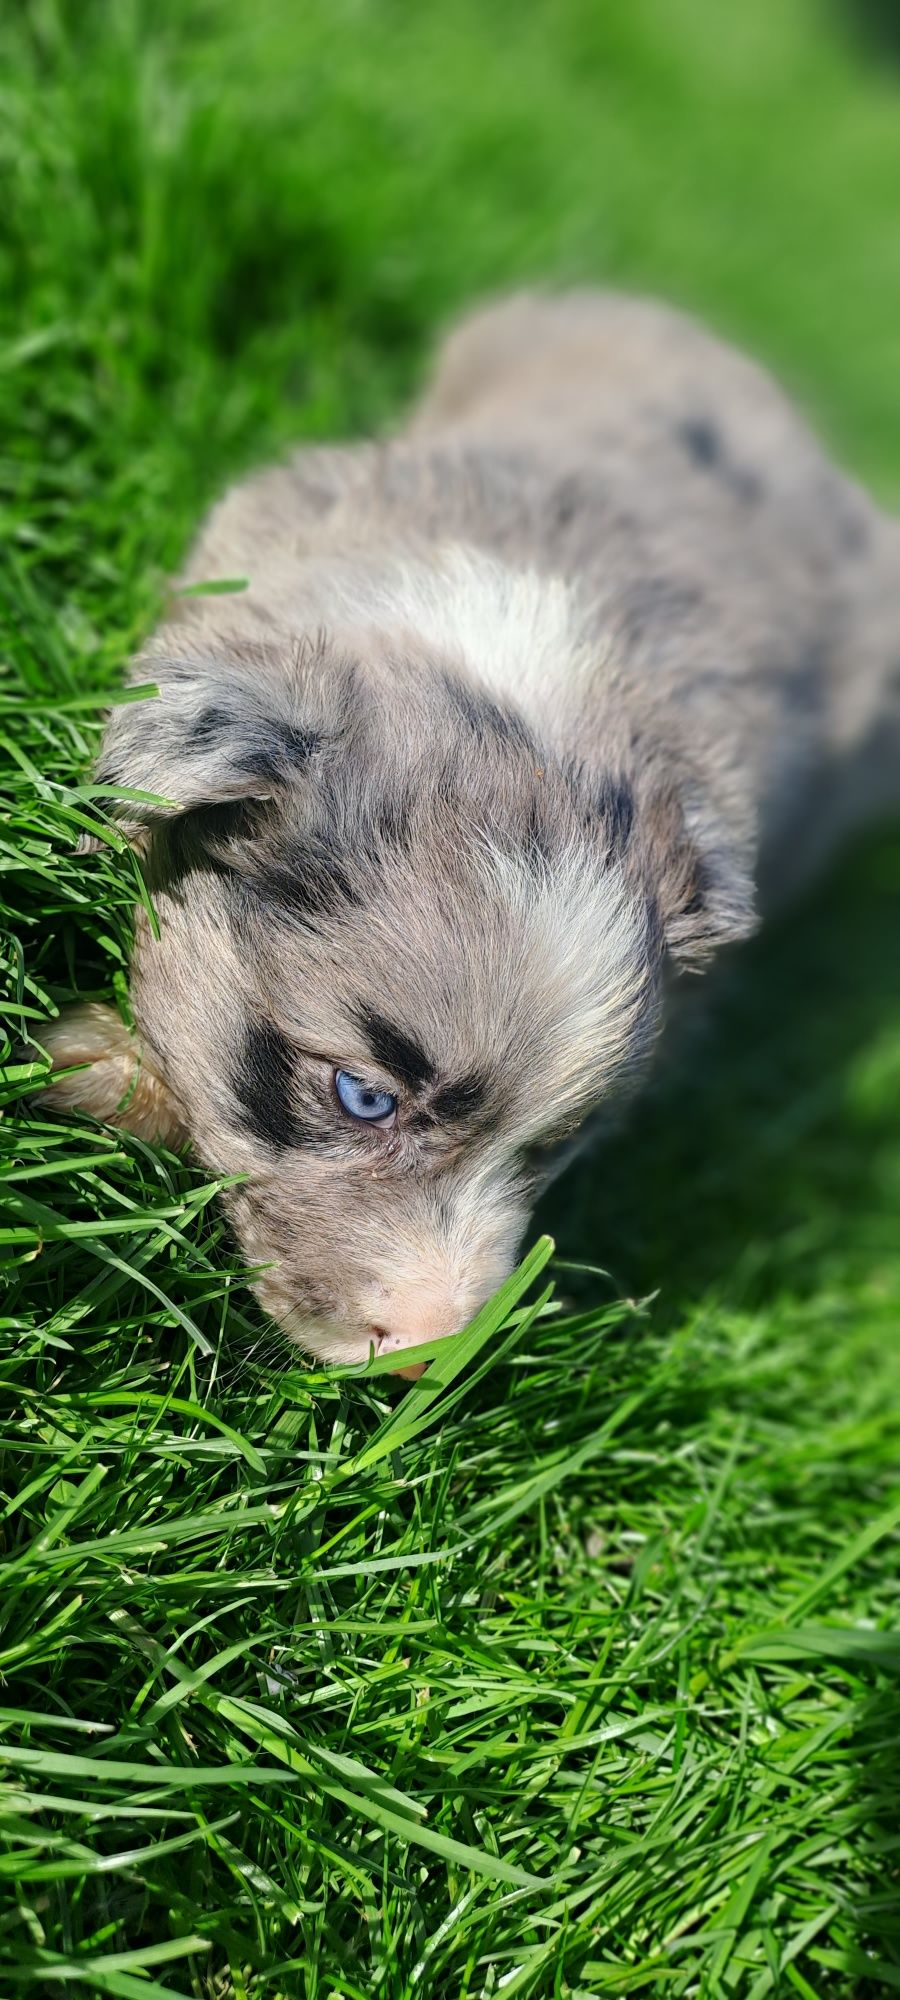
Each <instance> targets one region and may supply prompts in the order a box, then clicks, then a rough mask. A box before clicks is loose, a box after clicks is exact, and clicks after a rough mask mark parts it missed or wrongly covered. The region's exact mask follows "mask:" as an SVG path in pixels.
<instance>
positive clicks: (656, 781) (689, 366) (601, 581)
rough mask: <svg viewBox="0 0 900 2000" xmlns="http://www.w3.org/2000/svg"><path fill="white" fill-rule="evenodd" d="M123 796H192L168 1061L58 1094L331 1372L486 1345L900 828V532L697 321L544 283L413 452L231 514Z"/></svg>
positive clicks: (118, 1043)
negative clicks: (214, 1203)
mask: <svg viewBox="0 0 900 2000" xmlns="http://www.w3.org/2000/svg"><path fill="white" fill-rule="evenodd" d="M233 577H246V578H248V579H249V584H248V587H247V589H246V590H245V591H244V592H243V593H241V594H234V595H218V596H214V595H211V596H206V597H204V596H202V595H201V596H196V597H189V598H184V597H182V598H181V599H180V600H177V608H176V609H175V610H174V611H173V613H172V615H171V616H170V617H169V619H168V620H167V621H166V623H165V624H164V625H163V627H162V629H161V630H160V631H159V632H158V633H157V634H156V636H155V637H154V638H153V639H152V640H151V642H150V644H149V646H148V647H147V649H146V651H145V652H144V653H143V654H142V656H141V657H140V659H138V661H137V662H136V663H135V666H134V669H133V676H132V677H133V679H134V680H136V681H140V682H144V681H152V682H155V683H157V684H158V687H159V693H158V696H157V698H156V699H154V700H151V701H148V702H141V703H136V704H132V705H128V706H125V707H120V708H118V709H116V710H115V711H114V713H113V715H112V718H111V720H110V722H109V725H108V728H107V731H106V737H105V742H104V747H103V752H102V756H101V759H100V765H99V770H98V778H99V779H100V780H101V781H102V782H103V783H104V784H105V785H111V786H121V787H123V788H128V789H129V790H131V791H137V792H139V793H150V794H153V795H155V798H156V800H157V803H152V802H151V803H148V804H146V805H144V804H135V803H133V802H128V803H123V804H122V806H121V808H120V814H119V816H120V820H121V822H122V823H123V824H124V825H125V827H126V828H127V829H128V831H129V833H130V835H131V836H132V837H133V839H134V841H135V842H136V843H137V844H138V845H139V847H140V849H141V852H142V853H143V855H144V857H145V866H146V870H147V874H148V879H149V883H150V888H151V891H152V896H153V900H154V903H155V907H156V910H157V912H158V916H159V924H160V935H159V937H158V938H156V937H154V936H153V934H152V932H151V929H150V926H149V924H148V922H147V920H146V917H145V915H144V913H143V911H140V912H139V913H138V918H137V934H136V939H135V947H134V956H133V961H132V975H131V994H132V1003H133V1010H134V1017H135V1021H136V1023H137V1028H138V1035H137V1038H136V1039H134V1040H132V1038H131V1036H130V1035H129V1034H128V1032H127V1031H126V1030H125V1028H124V1027H123V1026H122V1024H121V1023H120V1021H119V1020H118V1018H117V1016H116V1015H115V1014H114V1013H113V1012H112V1011H111V1010H107V1009H106V1008H102V1007H86V1008H81V1009H76V1010H74V1011H73V1012H71V1013H70V1014H68V1015H67V1016H65V1017H64V1018H63V1019H62V1020H61V1021H60V1022H59V1023H58V1024H57V1025H56V1026H55V1027H54V1028H53V1029H52V1030H51V1031H50V1034H49V1036H48V1041H49V1046H50V1050H51V1054H52V1058H53V1063H54V1066H55V1068H56V1069H61V1068H68V1067H69V1066H70V1065H73V1064H77V1063H80V1064H87V1065H89V1067H86V1068H82V1069H81V1070H80V1071H79V1072H78V1073H77V1074H71V1075H68V1076H66V1077H65V1078H64V1079H61V1080H59V1081H58V1082H56V1084H55V1085H54V1086H52V1088H51V1092H50V1095H51V1098H52V1100H53V1101H54V1102H55V1103H56V1104H57V1105H58V1106H61V1107H63V1106H64V1107H70V1106H72V1105H81V1106H84V1107H85V1108H86V1109H87V1110H88V1111H91V1112H93V1113H94V1114H95V1115H96V1116H99V1117H101V1118H108V1119H111V1120H112V1121H113V1122H117V1123H119V1124H122V1125H125V1126H127V1127H130V1128H131V1129H132V1130H134V1131H137V1132H141V1133H143V1134H144V1135H146V1136H150V1137H157V1138H159V1139H162V1140H166V1141H168V1142H169V1143H172V1144H178V1145H180V1144H182V1143H183V1142H185V1143H189V1144H190V1145H191V1146H192V1147H193V1149H194V1151H195V1152H196V1153H197V1154H198V1155H199V1157H200V1158H201V1159H202V1160H203V1161H204V1163H205V1164H206V1165H207V1166H208V1167H209V1168H211V1169H212V1170H213V1171H215V1172H217V1173H227V1174H239V1175H242V1176H244V1177H245V1178H244V1180H243V1181H242V1183H241V1185H240V1186H239V1187H238V1188H237V1189H236V1190H235V1191H234V1192H233V1193H232V1194H231V1195H230V1196H229V1197H228V1205H229V1209H230V1214H231V1219H232V1222H233V1226H234V1230H235V1233H236V1235H237V1238H238V1241H239V1243H240V1245H241V1247H242V1249H243V1252H244V1254H245V1256H246V1257H247V1259H248V1260H249V1261H250V1263H251V1264H252V1265H254V1266H257V1265H261V1266H264V1267H266V1268H265V1269H264V1271H263V1274H262V1275H261V1276H260V1278H259V1281H258V1283H257V1287H256V1289H257V1291H258V1294H259V1297H260V1299H261V1300H262V1303H263V1305H264V1306H265V1308H266V1309H267V1311H268V1312H269V1313H271V1314H272V1315H273V1316H274V1318H275V1319H276V1320H278V1321H279V1322H280V1323H281V1325H282V1326H283V1328H284V1329H285V1331H286V1332H287V1333H288V1335H289V1336H290V1337H291V1338H292V1339H294V1340H295V1341H297V1342H298V1343H299V1344H300V1345H301V1346H302V1347H304V1348H305V1349H306V1350H308V1351H309V1352H310V1353H312V1354H314V1355H316V1356H318V1357H319V1358H321V1359H324V1360H330V1361H342V1362H352V1361H363V1360H365V1359H366V1357H367V1356H368V1354H369V1352H370V1350H371V1348H372V1347H373V1346H374V1348H375V1350H376V1352H378V1353H379V1354H381V1353H390V1354H394V1353H396V1355H397V1359H398V1367H399V1368H400V1369H401V1372H402V1360H403V1351H404V1349H407V1348H408V1347H409V1346H410V1345H412V1344H414V1343H416V1342H418V1341H421V1340H426V1339H433V1338H435V1337H437V1336H440V1335H443V1334H448V1333H450V1332H452V1331H453V1330H454V1329H455V1328H457V1327H459V1326H461V1325H462V1324H463V1323H464V1322H465V1321H466V1320H467V1319H468V1318H469V1317H470V1315H471V1314H472V1313H473V1312H474V1311H475V1310H476V1308H477V1307H478V1306H479V1305H480V1303H481V1302H482V1301H483V1300H484V1299H485V1298H486V1297H487V1296H489V1294H490V1293H491V1291H492V1290H493V1289H494V1287H495V1286H496V1285H497V1283H498V1282H499V1280H500V1279H502V1278H503V1276H504V1275H505V1274H506V1273H507V1272H508V1270H509V1269H510V1266H511V1265H512V1263H513V1262H514V1259H515V1257H516V1253H517V1248H518V1245H519V1243H520V1240H521V1237H522V1233H523V1230H524V1228H525V1224H526V1221H527V1217H528V1212H529V1206H530V1204H531V1202H532V1200H533V1198H534V1195H535V1192H536V1190H537V1188H538V1187H539V1185H540V1184H541V1181H542V1179H543V1177H544V1175H545V1173H546V1171H547V1165H548V1161H549V1160H550V1159H551V1157H552V1153H553V1149H554V1148H556V1147H558V1146H560V1145H562V1144H563V1143H564V1142H565V1141H566V1140H567V1138H568V1137H569V1135H571V1134H572V1132H573V1131H574V1130H575V1128H576V1127H577V1126H578V1125H579V1124H580V1123H581V1121H583V1120H584V1119H585V1117H586V1115H587V1114H588V1113H590V1112H592V1111H594V1110H595V1108H596V1107H598V1106H605V1105H607V1104H609V1103H612V1102H613V1101H615V1100H617V1099H618V1098H620V1097H621V1096H622V1094H623V1093H625V1092H627V1091H628V1090H630V1089H631V1088H633V1087H634V1084H635V1082H636V1080H637V1079H638V1078H639V1077H640V1076H641V1075H642V1074H643V1072H644V1070H645V1069H646V1066H647V1061H648V1058H649V1056H650V1053H651V1051H652V1048H653V1045H654V1043H655V1041H656V1038H657V1035H658V1032H659V1029H660V1025H661V1021H662V1018H663V1015H664V1012H665V1011H666V1007H667V1004H669V995H670V992H671V988H672V984H673V981H674V979H675V978H676V976H677V975H678V974H679V973H680V972H683V971H684V970H686V969H691V970H699V969H702V968H704V967H706V966H707V965H708V964H709V963H710V961H711V960H713V959H714V958H715V956H716V954H717V953H719V952H720V951H721V950H722V949H723V948H724V947H726V946H728V945H730V944H732V943H734V942H735V941H736V940H738V939H740V938H744V937H746V936H747V934H748V933H749V932H750V931H751V930H752V929H753V927H754V924H755V922H756V920H757V912H758V910H760V909H762V910H765V909H766V908H767V907H769V906H771V905H772V903H773V902H774V901H775V900H776V899H777V897H779V896H781V895H783V894H785V893H787V892H788V891H789V890H793V889H795V888H796V887H797V886H799V884H800V883H801V882H802V881H803V879H804V878H805V877H806V875H807V874H808V873H809V872H810V870H811V869H812V868H813V867H814V866H815V865H817V864H818V863H819V862H820V861H821V860H822V859H823V858H824V856H825V855H826V853H827V851H828V850H829V849H830V847H831V846H832V845H833V844H834V842H835V841H836V840H837V839H838V838H839V837H840V836H841V835H843V834H844V833H846V832H847V831H848V830H849V829H850V828H852V827H853V825H854V824H856V823H857V822H858V821H859V820H860V819H861V818H863V817H864V816H866V815H870V814H873V813H875V812H878V811H880V810H882V809H885V808H888V807H889V806H891V805H893V804H895V803H896V801H897V796H898V790H900V785H898V774H900V664H898V663H900V534H898V529H897V526H896V525H895V524H894V523H893V522H891V521H889V520H887V519H886V518H884V517H883V516H882V515H880V514H879V513H878V511H877V510H876V509H875V507H874V506H873V505H872V504H871V503H870V501H869V500H868V499H867V498H866V496H865V495H864V494H863V493H862V492H861V491H860V490H859V489H858V488H857V487H856V486H854V485H852V484H851V483H850V482H849V481H848V480H847V479H845V478H843V477H842V476H841V475H840V474H839V473H838V472H836V471H834V470H833V469H832V468H831V466H830V465H829V463H828V461H827V460H826V458H825V457H824V456H823V454H822V452H821V451H820V450H819V448H818V447H817V445H816V443H815V442H814V441H813V439H812V438H811V436H810V435H809V434H808V432H807V430H806V428H805V427H804V425H803V424H802V422H801V421H800V420H799V419H798V418H797V416H796V415H795V414H794V412H793V411H792V409H791V408H790V406H789V404H788V403H787V402H786V401H785V399H784V398H783V396H782V395H781V394H780V393H779V391H778V389H777V388H776V387H775V386H774V385H773V384H772V383H771V382H770V381H769V380H768V379H767V377H766V376H765V375H763V374H762V373H760V371H759V370H758V369H757V368H755V367H754V366H753V365H752V364H751V363H750V362H748V361H747V360H745V359H744V358H742V357H741V356H740V355H738V354H735V353H733V352H732V351H731V350H730V349H728V348H727V347H725V346H723V345H721V344H720V343H719V342H718V341H717V340H715V339H714V338H712V337H711V336H710V335H709V334H707V333H705V332H703V331H701V330H700V329H699V328H698V327H696V326H694V325H693V324H692V323H691V322H690V321H688V320H687V319H684V318H682V317H681V316H680V315H678V314H677V313H675V312H673V311H670V310H668V309H666V308H663V307H660V306H656V305H652V304H647V303H642V302H639V301H634V300H630V299H626V298H620V297H608V296H604V295H595V294H591V293H585V294H579V295H575V296H570V297H563V298H559V299H553V298H544V297H535V298H529V297H524V298H514V299H512V300H510V301H508V302H506V303H503V304H500V305H497V306H494V307H491V308H489V309H488V310H486V311H483V312H481V313H478V314H476V315H475V316H474V317H472V318H471V319H469V320H468V321H467V322H466V323H464V324H463V325H462V326H461V327H460V328H459V330H458V331H456V332H455V333H454V334H453V335H452V337H451V338H450V340H449V342H448V343H447V345H446V346H445V348H444V350H443V353H442V355H441V357H440V359H439V362H438V366H437V370H436V373H435V376H434V379H433V382H432V386H431V388H430V392H429V393H428V394H426V396H425V398H424V400H423V402H422V403H421V405H420V407H419V408H418V410H417V412H416V413H415V414H414V416H413V418H412V420H411V422H410V423H409V424H408V426H407V427H406V429H405V430H404V431H403V432H402V433H401V434H400V435H399V436H398V437H396V438H392V439H389V440H388V441H387V442H386V443H380V444H363V445H354V446H350V447H335V448H325V449H312V450H303V451H301V452H300V453H299V454H298V455H297V457H296V458H294V459H293V461H292V462H291V463H289V464H287V465H286V466H283V467H279V468H277V469H275V470H273V471H269V472H266V473H264V474H263V475H262V476H261V477H257V478H254V479H251V480H249V481H248V482H247V483H246V484H242V485H240V486H238V487H237V488H236V489H235V490H234V491H233V492H231V493H229V494H228V495H227V496H226V497H225V499H224V500H223V501H222V502H221V503H220V505H219V506H218V507H217V508H216V509H215V510H214V512H213V514H212V516H211V518H210V519H209V521H208V523H207V525H206V527H205V529H204V530H203V533H202V534H201V537H200V540H199V542H198V544H197V547H196V548H195V550H194V552H193V555H192V557H191V559H190V562H189V564H188V566H187V569H186V572H185V575H184V577H183V579H182V581H183V582H184V583H185V584H194V583H205V582H208V581H215V580H218V579H223V578H233Z"/></svg>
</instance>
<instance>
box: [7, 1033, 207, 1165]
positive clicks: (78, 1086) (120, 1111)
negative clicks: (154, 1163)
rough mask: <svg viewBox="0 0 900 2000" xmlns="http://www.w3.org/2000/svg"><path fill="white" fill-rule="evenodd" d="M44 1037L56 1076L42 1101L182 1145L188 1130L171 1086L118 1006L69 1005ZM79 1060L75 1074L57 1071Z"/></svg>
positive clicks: (54, 1109) (147, 1136)
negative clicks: (127, 1025)
mask: <svg viewBox="0 0 900 2000" xmlns="http://www.w3.org/2000/svg"><path fill="white" fill-rule="evenodd" d="M42 1040H43V1044H44V1047H45V1048H46V1049H47V1052H48V1054H49V1056H50V1058H51V1061H52V1064H53V1079H52V1081H51V1082H50V1083H49V1084H48V1086H47V1088H46V1090H44V1091H43V1092H42V1093H41V1102H42V1103H44V1104H46V1105H48V1106H49V1108H50V1109H51V1110H53V1111H72V1110H81V1111H88V1112H90V1114H91V1116H92V1117H93V1118H99V1119H102V1120H104V1121H105V1122H106V1123H108V1124H110V1125H120V1126H122V1127H123V1129H124V1130H125V1131H127V1132H134V1133H135V1134H136V1135H137V1137H138V1138H140V1139H152V1140H157V1141H159V1142H161V1143H162V1144H163V1145H166V1146H181V1145H183V1144H184V1142H185V1139H186V1137H187V1134H186V1132H185V1128H184V1123H183V1121H182V1118H181V1114H180V1112H179V1109H178V1106H177V1104H176V1102H175V1099H174V1097H173V1096H172V1093H171V1091H170V1090H169V1089H168V1088H167V1086H166V1084H164V1083H163V1081H162V1078H161V1077H159V1076H157V1075H156V1072H155V1071H154V1070H153V1069H152V1068H151V1066H150V1064H149V1063H148V1061H147V1059H146V1056H145V1055H144V1053H143V1051H142V1049H141V1046H140V1043H139V1042H138V1040H137V1038H136V1036H134V1035H132V1034H131V1033H130V1032H129V1030H128V1028H126V1026H125V1023H124V1021H121V1020H120V1019H119V1016H118V1014H117V1013H116V1012H115V1009H114V1008H112V1007H105V1006H103V1005H101V1004H100V1002H99V1001H87V1002H85V1004H84V1005H83V1006H80V1007H68V1008H67V1009H66V1010H65V1012H64V1013H63V1014H61V1015H60V1017H59V1020H58V1021H53V1022H51V1023H50V1025H49V1026H48V1027H47V1028H46V1029H44V1030H43V1032H42ZM75 1064H78V1065H81V1067H79V1068H78V1069H77V1070H74V1074H72V1075H71V1076H58V1075H57V1072H58V1071H60V1070H69V1069H74V1065H75ZM84 1065H87V1067H84Z"/></svg>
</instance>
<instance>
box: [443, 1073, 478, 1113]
mask: <svg viewBox="0 0 900 2000" xmlns="http://www.w3.org/2000/svg"><path fill="white" fill-rule="evenodd" d="M486 1091H487V1084H486V1083H485V1080H484V1077H483V1076H479V1075H478V1073H477V1071H476V1070H473V1071H472V1073H471V1075H470V1076H462V1077H460V1079H459V1081H458V1082H457V1083H445V1084H444V1086H443V1088H442V1089H441V1090H439V1091H438V1093H437V1096H436V1097H435V1098H434V1099H433V1100H432V1108H433V1110H434V1111H435V1112H436V1113H437V1116H438V1118H447V1119H461V1118H473V1117H474V1116H475V1113H476V1111H480V1110H481V1107H482V1105H483V1103H484V1099H485V1095H486Z"/></svg>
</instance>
